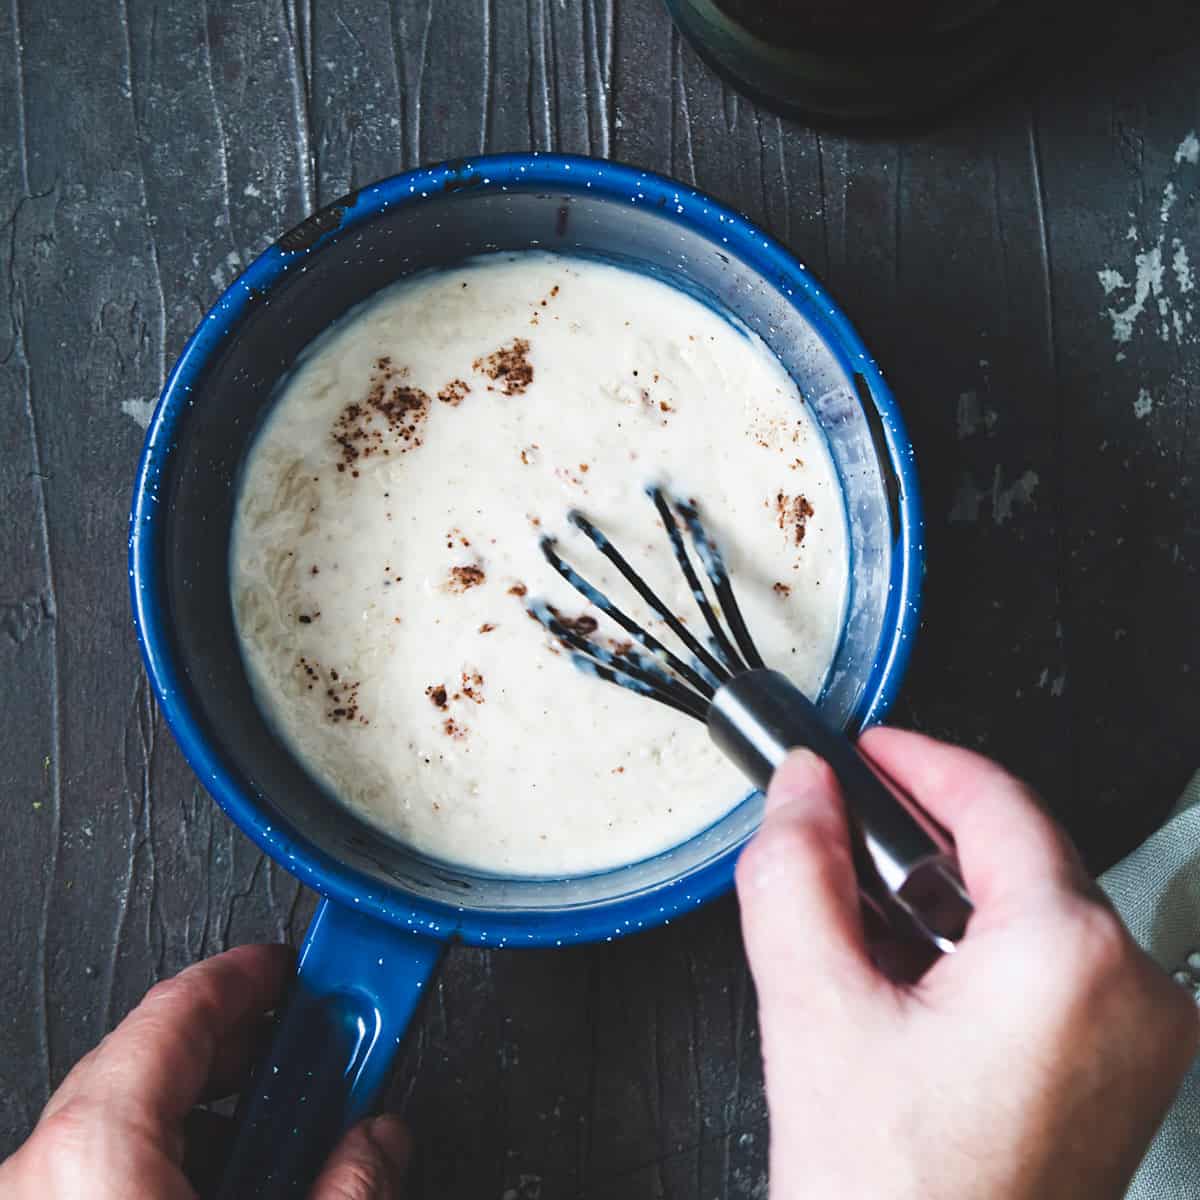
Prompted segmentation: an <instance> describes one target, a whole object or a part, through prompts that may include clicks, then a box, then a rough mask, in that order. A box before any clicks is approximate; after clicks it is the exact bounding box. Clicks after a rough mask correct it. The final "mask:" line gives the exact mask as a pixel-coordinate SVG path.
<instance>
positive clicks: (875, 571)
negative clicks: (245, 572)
mask: <svg viewBox="0 0 1200 1200" xmlns="http://www.w3.org/2000/svg"><path fill="white" fill-rule="evenodd" d="M529 247H538V248H540V249H543V250H555V251H561V252H563V253H568V254H580V255H590V256H595V257H600V258H603V259H605V260H608V261H611V262H615V263H618V264H622V265H624V266H627V267H631V268H633V269H635V270H639V271H644V272H647V273H649V274H651V275H654V276H656V277H658V278H659V279H662V280H665V281H666V282H668V283H670V284H673V285H674V286H676V287H678V288H680V289H682V290H684V291H686V292H688V293H690V294H691V295H693V296H697V297H699V298H701V299H703V300H704V301H706V302H707V303H709V304H711V305H713V306H714V307H716V308H718V309H720V310H723V311H726V312H728V313H732V314H733V315H734V316H736V317H737V318H738V319H740V320H741V321H742V322H743V323H744V324H745V325H746V326H748V327H749V328H751V329H753V330H756V331H757V332H758V333H759V334H761V336H762V337H763V338H764V339H765V340H766V342H767V343H768V345H769V346H770V347H771V348H772V349H773V350H774V352H775V353H776V354H777V355H778V356H779V358H780V359H781V360H782V362H783V363H784V365H785V366H786V368H787V369H788V370H789V371H790V372H791V374H792V375H793V376H794V377H795V379H796V381H797V383H798V384H799V386H800V389H801V392H802V393H803V395H804V396H805V397H806V400H807V402H808V404H809V405H810V406H811V409H812V411H813V413H814V415H815V416H816V418H817V420H818V421H819V422H820V425H821V427H822V429H823V430H824V433H825V436H826V438H827V439H828V443H829V449H830V452H831V454H832V456H833V460H834V462H835V463H836V466H837V470H838V473H839V476H840V480H841V484H842V487H843V489H844V493H845V499H846V514H847V524H848V527H849V530H850V543H851V554H852V564H851V578H852V588H851V594H850V598H849V602H848V607H847V612H846V617H845V628H844V632H843V635H842V639H841V645H840V648H839V650H838V653H837V658H836V660H835V662H834V663H833V666H832V669H831V671H830V673H829V677H828V680H827V681H826V684H825V688H824V691H823V693H822V696H821V698H820V704H821V707H822V709H823V710H824V711H825V712H826V713H827V714H828V715H829V716H830V717H831V719H832V720H833V721H834V722H836V723H838V724H841V725H843V726H845V727H847V728H851V729H857V728H859V727H861V726H862V725H864V724H866V723H868V722H870V721H873V720H876V719H878V718H879V717H880V716H881V715H882V714H883V712H884V710H885V709H886V708H887V706H888V704H889V703H890V701H891V700H892V698H893V696H894V695H895V692H896V688H897V686H898V684H899V681H900V676H901V674H902V671H903V668H904V665H905V662H906V660H907V657H908V648H909V644H910V642H911V639H912V637H913V634H914V631H915V629H916V625H917V605H918V598H919V590H920V582H921V573H922V562H921V554H922V529H921V514H920V505H919V500H918V496H917V489H916V481H915V478H914V471H913V462H912V448H911V446H910V445H909V443H908V440H907V437H906V435H905V432H904V428H903V425H902V423H901V420H900V416H899V413H898V412H897V409H896V405H895V402H894V400H893V398H892V395H891V392H890V391H889V389H888V386H887V384H886V383H885V382H884V380H883V378H882V376H881V375H880V373H879V370H878V369H877V367H876V366H875V364H874V362H873V361H872V360H871V358H870V356H869V355H868V353H867V350H866V348H865V347H864V346H863V344H862V342H861V340H860V339H859V337H858V335H857V334H856V333H855V332H854V330H853V328H852V327H851V326H850V324H849V322H848V321H847V320H846V318H845V316H844V315H843V314H842V312H841V310H840V309H839V308H838V307H837V305H836V304H835V303H834V302H833V300H832V299H831V298H830V297H829V295H828V294H827V293H826V292H825V290H824V289H823V288H822V287H821V286H820V285H819V284H818V283H817V281H816V280H815V279H813V278H812V276H811V275H810V274H809V273H808V272H807V271H806V270H805V269H804V267H803V266H801V264H800V263H798V262H797V261H796V260H795V259H794V258H793V257H792V256H791V255H790V254H789V253H788V252H787V251H786V250H785V249H784V248H783V247H782V246H781V245H779V244H778V243H777V242H775V241H773V240H772V239H771V238H770V237H768V236H767V235H766V234H764V233H763V232H762V231H761V230H759V229H757V228H755V227H754V226H753V225H752V224H750V222H748V221H747V220H746V219H745V218H744V217H742V216H740V215H739V214H737V213H735V212H732V211H731V210H729V209H727V208H725V207H723V206H722V205H720V204H718V203H717V202H716V201H714V200H712V199H710V198H709V197H707V196H705V195H702V194H701V193H699V192H696V191H694V190H693V189H691V188H688V187H685V186H684V185H682V184H679V183H674V182H672V181H671V180H669V179H664V178H661V177H660V176H657V175H651V174H646V173H644V172H641V171H637V170H634V169H632V168H630V167H626V166H620V165H617V164H615V163H610V162H603V161H600V160H596V159H588V158H572V157H566V156H559V155H545V154H542V155H539V154H514V155H501V156H495V157H485V158H478V159H471V160H468V161H460V162H455V163H448V164H444V165H441V166H436V167H431V168H429V169H425V170H420V171H415V172H413V173H411V174H408V175H400V176H397V177H395V178H393V179H386V180H384V181H382V182H381V183H377V184H374V185H373V186H371V187H366V188H363V189H362V190H360V191H358V192H356V193H354V194H353V195H350V196H346V197H344V198H343V199H341V200H339V201H337V202H336V203H334V204H331V205H329V206H328V207H327V208H324V209H322V210H321V211H320V212H318V213H316V214H315V215H313V216H312V217H310V218H309V219H308V220H306V221H305V222H304V223H303V224H301V225H299V226H298V227H297V228H295V229H293V230H292V231H291V232H290V233H287V234H285V235H284V236H283V237H281V238H280V239H279V241H278V242H276V243H275V244H274V245H272V246H271V247H270V248H269V249H268V250H266V251H265V252H264V253H263V254H262V255H260V256H259V258H258V259H257V260H256V261H255V262H254V263H252V264H251V265H250V267H249V268H248V269H247V270H246V271H245V272H244V273H243V274H242V275H241V277H240V278H238V279H237V280H236V281H235V282H234V283H233V284H232V285H231V286H230V287H229V288H228V289H227V290H226V292H225V294H224V295H223V296H222V297H221V298H220V300H219V301H218V302H217V304H216V305H215V307H214V308H213V309H212V311H211V312H210V313H209V314H208V315H207V316H206V318H205V319H204V321H203V323H202V324H201V325H200V328H199V329H197V331H196V332H195V334H194V335H193V337H192V339H191V341H190V342H188V344H187V346H186V348H185V349H184V351H183V354H182V355H181V356H180V358H179V361H178V362H177V363H176V365H175V368H174V370H173V371H172V372H171V377H170V379H169V380H168V382H167V386H166V389H165V391H164V392H163V394H162V398H161V400H160V401H159V404H158V409H157V411H156V412H155V414H154V419H153V421H152V422H151V424H150V429H149V432H148V434H147V437H146V445H145V449H144V451H143V453H142V459H141V463H140V464H139V467H138V472H137V482H136V485H135V489H134V496H133V512H132V518H131V524H130V537H129V568H130V570H129V574H130V581H131V587H132V592H133V610H134V617H135V620H136V622H137V629H138V635H139V638H140V642H141V647H142V652H143V654H144V656H145V660H146V667H147V670H148V671H149V675H150V680H151V682H152V684H153V686H154V690H155V692H156V694H157V696H158V701H159V704H160V706H161V708H162V711H163V713H164V715H165V716H166V719H167V721H168V723H169V724H170V726H171V728H172V730H173V731H174V733H175V737H176V738H177V740H178V742H179V745H180V747H181V748H182V750H183V753H184V754H185V756H186V757H187V759H188V761H189V762H190V763H191V765H192V768H193V769H194V770H195V772H196V774H197V775H198V776H199V778H200V779H201V781H202V782H203V783H204V786H205V787H206V788H207V789H208V790H209V792H210V793H211V794H212V796H213V798H214V799H215V800H216V801H217V803H218V804H219V805H220V806H221V808H222V809H224V811H225V812H226V813H227V814H228V815H229V817H230V818H231V819H232V820H233V821H234V822H235V823H236V824H237V825H238V827H239V828H240V829H241V830H242V831H243V832H244V833H245V834H246V835H247V836H248V837H250V838H251V839H253V841H254V842H256V843H257V844H258V846H259V847H261V848H262V849H263V850H264V851H265V852H266V853H267V854H269V855H271V857H272V858H274V859H275V860H276V861H277V862H278V863H280V864H281V865H282V866H284V867H286V868H287V869H288V870H289V871H291V872H293V873H294V874H295V875H296V876H297V877H298V878H299V879H300V881H301V882H302V883H305V884H307V885H308V886H309V887H311V888H314V889H315V890H316V891H317V892H319V893H320V894H321V897H322V900H321V903H320V905H319V907H318V908H317V911H316V915H315V916H314V917H313V921H312V925H311V927H310V928H309V930H308V934H307V936H306V938H305V941H304V946H303V949H302V951H301V955H300V965H299V973H298V976H297V978H296V981H295V986H294V989H293V991H292V994H291V997H290V999H289V1001H288V1003H287V1006H286V1008H285V1010H284V1011H283V1013H282V1014H281V1017H280V1019H279V1022H278V1026H277V1029H276V1033H275V1035H274V1043H273V1045H272V1047H271V1051H270V1054H269V1057H268V1059H267V1061H266V1062H265V1064H264V1065H263V1066H262V1067H261V1068H260V1070H259V1072H258V1075H257V1078H256V1082H255V1083H254V1086H253V1087H252V1088H251V1089H250V1090H249V1091H248V1093H247V1094H246V1096H245V1097H243V1105H242V1110H241V1114H240V1122H241V1126H240V1130H239V1133H238V1138H237V1142H236V1145H235V1150H234V1153H233V1157H232V1160H231V1162H230V1166H229V1169H228V1173H227V1177H226V1180H225V1184H224V1189H223V1191H222V1192H221V1195H222V1196H229V1197H233V1196H237V1197H239V1198H241V1197H247V1196H263V1197H282V1196H291V1195H296V1194H302V1192H303V1189H304V1188H305V1187H306V1186H307V1184H308V1183H309V1182H310V1181H311V1179H312V1178H313V1177H314V1175H315V1173H316V1171H317V1170H318V1168H319V1166H320V1164H321V1162H322V1160H323V1159H324V1157H325V1156H326V1154H327V1153H328V1151H329V1150H330V1148H331V1147H332V1145H333V1144H334V1142H335V1141H336V1139H337V1138H338V1137H339V1136H340V1134H341V1132H342V1131H343V1130H344V1129H345V1127H346V1126H347V1125H348V1124H350V1123H351V1122H353V1121H355V1120H357V1119H358V1118H359V1117H361V1116H362V1115H363V1114H364V1113H365V1112H366V1111H367V1110H368V1108H369V1106H370V1105H371V1103H372V1101H373V1099H374V1098H375V1096H376V1095H377V1093H378V1091H379V1088H380V1086H381V1085H382V1083H383V1082H384V1080H385V1078H386V1076H387V1073H388V1069H389V1067H390V1065H391V1063H392V1061H393V1058H394V1056H395V1053H396V1049H397V1046H398V1045H399V1043H400V1040H401V1038H402V1037H403V1035H404V1029H405V1026H406V1025H407V1023H408V1021H409V1019H410V1018H411V1016H412V1013H413V1010H414V1008H415V1007H416V1005H417V1003H418V1002H419V1000H420V997H421V993H422V990H423V989H424V987H425V984H426V981H427V980H428V979H429V976H430V974H431V972H433V971H434V970H435V969H436V966H437V962H438V959H439V957H440V955H441V954H442V952H443V950H444V949H445V947H446V945H447V943H448V942H449V941H451V940H452V939H460V940H462V941H465V942H470V943H472V944H474V945H479V946H496V947H507V946H511V947H517V946H561V945H564V944H566V943H568V942H587V941H599V940H601V939H603V940H610V939H612V938H615V937H620V936H623V935H625V934H630V933H636V932H637V931H638V930H639V929H646V928H649V927H650V926H653V925H657V924H659V923H661V922H663V921H666V920H669V919H670V918H671V917H673V916H675V915H677V914H680V913H683V912H687V911H690V910H691V909H693V908H695V907H696V906H697V905H699V904H703V903H704V902H705V901H706V900H710V899H712V898H713V897H715V896H718V895H720V894H722V893H723V892H725V891H727V890H728V888H729V887H730V885H731V883H732V880H733V867H734V862H735V860H736V858H737V854H738V850H739V848H740V847H741V846H742V845H743V844H744V843H745V841H746V839H747V838H749V837H750V835H751V834H752V833H753V831H754V829H755V827H756V826H757V824H758V821H759V818H760V814H761V797H760V796H751V797H750V798H748V799H746V800H744V801H743V802H742V803H741V804H739V805H738V806H737V807H736V808H734V809H733V810H732V811H731V812H730V813H729V815H728V816H726V817H725V818H724V819H723V820H721V821H719V822H718V823H717V824H716V825H714V826H712V827H711V828H710V829H708V830H706V831H705V832H703V833H701V834H700V835H698V836H697V837H695V838H693V839H692V840H691V841H689V842H687V843H686V844H684V845H681V846H678V847H676V848H675V849H673V850H670V851H668V852H666V853H664V854H660V855H658V856H657V857H655V858H652V859H649V860H648V861H645V862H640V863H637V864H635V865H633V866H629V867H624V868H621V869H618V870H612V871H606V872H604V873H602V874H598V875H589V876H586V877H580V878H573V879H536V880H534V879H509V878H499V877H494V876H485V875H481V874H477V873H474V872H470V871H460V870H456V869H453V868H449V867H447V866H446V865H444V864H440V863H433V862H429V861H427V860H425V859H423V858H422V857H421V856H420V855H418V854H416V853H414V852H413V851H411V850H408V849H406V848H405V847H404V846H402V845H400V844H398V843H396V842H394V841H391V840H389V839H388V838H387V837H386V836H384V835H383V834H381V833H379V832H378V831H376V830H375V829H373V828H371V827H370V826H369V825H367V824H365V823H364V822H363V821H361V820H359V819H358V818H357V817H356V816H355V815H354V814H353V813H352V812H350V811H349V810H347V809H345V808H342V807H340V806H339V805H338V804H336V803H334V802H332V801H331V800H330V799H329V797H328V796H326V795H324V794H322V792H321V791H320V790H318V788H317V787H316V786H315V785H314V784H313V783H312V782H311V781H310V780H309V779H308V777H307V776H306V775H305V773H304V771H303V770H302V768H301V767H300V765H299V764H298V763H297V761H296V759H295V758H293V757H292V755H291V754H290V753H289V752H288V750H287V748H286V747H285V746H283V745H281V744H280V743H279V742H278V741H277V740H276V739H275V738H274V737H273V736H272V734H271V733H270V731H269V730H268V728H267V726H266V724H265V722H264V720H263V718H262V716H261V715H260V714H259V712H258V710H257V708H256V707H255V704H254V700H253V698H252V696H251V693H250V687H249V685H248V683H247V680H246V675H245V672H244V670H243V668H242V661H241V658H240V656H239V652H238V645H237V640H236V637H235V634H234V627H233V616H232V611H231V606H230V597H229V564H228V557H229V536H230V525H231V521H232V518H233V502H234V491H235V486H236V481H237V478H238V470H239V466H240V464H241V463H242V461H243V459H244V457H245V454H246V450H247V447H248V445H249V443H250V441H251V439H252V438H253V437H254V433H255V430H256V429H257V428H258V427H259V425H260V423H261V420H262V417H263V414H264V411H265V410H266V408H267V406H268V404H269V403H270V400H271V396H272V391H273V389H274V387H275V385H276V384H277V383H278V381H279V380H280V379H281V377H282V376H283V375H284V374H285V373H286V372H287V371H288V370H289V368H291V366H292V365H293V363H294V362H295V361H296V358H297V356H298V355H299V354H300V352H301V351H302V350H303V349H304V347H305V346H306V345H307V344H308V343H309V342H310V341H311V340H312V339H313V338H314V337H316V336H317V334H319V333H320V332H321V331H322V330H323V329H325V328H326V326H328V325H329V324H330V322H332V321H336V320H337V319H338V317H340V316H341V315H342V314H343V313H344V312H346V310H347V309H349V308H350V307H351V306H352V305H354V304H357V303H358V302H359V301H360V300H362V299H364V297H366V296H368V295H370V294H371V293H372V292H374V291H376V290H377V289H378V288H381V287H383V286H384V285H386V284H389V283H392V282H393V281H394V280H396V279H398V278H401V277H403V276H405V275H408V274H410V273H412V272H415V271H421V270H425V269H428V268H431V267H438V266H443V265H449V264H453V263H455V262H457V261H458V260H461V259H463V258H465V257H467V256H470V255H477V254H482V253H486V252H488V251H493V250H500V251H511V250H522V249H526V248H529ZM856 373H857V374H860V375H861V376H862V377H863V379H864V380H865V382H866V384H867V391H869V395H870V397H871V402H870V403H867V402H866V401H864V400H860V398H859V392H858V391H856V388H855V385H854V375H855V374H856ZM597 686H601V685H597ZM525 752H527V753H536V752H537V748H536V747H528V748H527V750H526V751H525Z"/></svg>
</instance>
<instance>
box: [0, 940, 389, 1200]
mask: <svg viewBox="0 0 1200 1200" xmlns="http://www.w3.org/2000/svg"><path fill="white" fill-rule="evenodd" d="M291 965H292V952H291V951H290V950H289V949H288V948H287V947H286V946H240V947H238V948H237V949H236V950H230V951H228V952H227V953H225V954H218V955H217V956H216V957H215V958H210V959H207V960H206V961H204V962H201V963H197V964H196V965H195V966H193V967H189V968H188V969H187V970H186V971H184V972H182V973H181V974H179V975H176V976H175V977H174V978H173V979H168V980H165V981H164V982H163V983H160V984H158V985H157V986H156V987H154V988H152V989H151V990H150V992H148V993H147V995H146V997H145V999H144V1000H143V1001H142V1002H141V1004H139V1005H138V1007H137V1008H135V1009H134V1010H133V1012H131V1013H130V1014H129V1016H128V1017H126V1018H125V1020H124V1021H122V1022H121V1024H120V1025H119V1026H118V1027H117V1028H116V1029H115V1030H114V1031H113V1032H112V1033H110V1034H109V1035H108V1037H106V1038H105V1039H104V1040H103V1041H102V1042H101V1043H100V1045H99V1046H97V1047H96V1049H95V1050H93V1051H92V1052H91V1053H90V1054H88V1055H87V1056H86V1057H85V1058H83V1059H82V1060H81V1061H80V1062H79V1063H78V1064H77V1065H76V1066H75V1068H74V1069H73V1070H72V1071H71V1073H70V1074H69V1075H68V1076H67V1077H66V1079H64V1080H63V1082H62V1085H61V1086H60V1087H59V1089H58V1091H56V1092H55V1093H54V1095H53V1096H51V1097H50V1101H49V1103H48V1104H47V1105H46V1109H45V1111H44V1112H43V1113H42V1116H41V1119H40V1120H39V1121H38V1123H37V1127H36V1128H35V1129H34V1131H33V1133H32V1135H31V1136H30V1138H29V1140H28V1141H27V1142H26V1143H25V1144H24V1145H23V1146H22V1147H21V1148H20V1149H19V1150H17V1152H16V1153H15V1154H13V1155H12V1157H10V1158H9V1159H8V1160H7V1161H6V1162H4V1163H3V1164H0V1196H4V1197H5V1200H77V1198H78V1197H80V1196H87V1197H89V1200H130V1198H131V1197H136V1198H137V1200H196V1193H195V1192H194V1191H193V1189H192V1187H191V1185H190V1184H189V1183H188V1181H187V1179H186V1177H185V1175H184V1172H183V1156H184V1136H183V1124H184V1119H185V1118H186V1117H187V1115H188V1112H189V1111H190V1110H191V1108H192V1106H193V1105H195V1104H197V1103H201V1102H203V1101H206V1100H213V1099H217V1098H219V1097H221V1096H224V1095H229V1094H231V1093H232V1092H234V1091H236V1090H237V1089H238V1087H239V1086H240V1084H241V1083H242V1082H243V1081H244V1079H245V1077H246V1075H247V1072H248V1068H249V1065H250V1060H251V1058H252V1056H253V1053H254V1049H255V1043H256V1042H257V1041H258V1040H259V1036H260V1035H261V1034H262V1032H263V1021H264V1018H265V1014H266V1013H267V1012H268V1011H269V1010H270V1009H272V1008H273V1007H274V1006H275V1004H276V1002H277V1001H278V1000H279V999H280V996H281V994H282V991H283V985H284V981H285V980H286V978H287V977H288V975H289V973H290V971H291ZM408 1156H409V1142H408V1134H407V1132H406V1131H405V1129H404V1126H403V1125H402V1124H401V1123H400V1121H399V1119H398V1118H396V1117H391V1116H385V1117H376V1118H375V1119H374V1120H370V1121H364V1122H363V1123H362V1124H360V1125H357V1126H355V1128H354V1129H352V1130H350V1132H349V1133H347V1134H346V1136H345V1137H344V1138H343V1139H342V1141H341V1143H340V1144H339V1146H338V1147H337V1149H336V1150H335V1151H334V1153H333V1155H332V1156H331V1157H330V1160H329V1162H328V1164H327V1165H326V1167H325V1170H324V1172H323V1173H322V1174H321V1177H320V1178H319V1179H318V1180H317V1182H316V1184H314V1186H313V1189H312V1192H311V1193H310V1197H311V1200H399V1197H400V1186H401V1177H402V1176H403V1173H404V1170H405V1167H406V1164H407V1162H408Z"/></svg>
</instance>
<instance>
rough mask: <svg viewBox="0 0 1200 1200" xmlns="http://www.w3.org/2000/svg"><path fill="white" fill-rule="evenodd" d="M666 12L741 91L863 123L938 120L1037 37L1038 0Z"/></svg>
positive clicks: (715, 6) (767, 1)
mask: <svg viewBox="0 0 1200 1200" xmlns="http://www.w3.org/2000/svg"><path fill="white" fill-rule="evenodd" d="M1046 2H1047V4H1049V3H1050V0H1046ZM666 5H667V8H668V10H669V11H670V13H671V15H672V17H674V19H675V22H676V24H677V25H678V26H679V28H680V29H681V30H682V32H683V34H684V35H685V36H686V37H687V39H688V41H690V42H691V43H692V45H693V46H694V47H695V49H696V50H697V51H698V52H699V54H700V55H701V57H702V58H704V59H705V60H706V61H707V62H708V63H709V65H710V66H712V67H713V68H714V69H715V70H716V71H717V72H718V73H719V74H721V75H722V76H724V78H725V79H727V80H728V81H729V82H730V83H731V84H732V85H733V86H734V87H735V88H737V90H738V91H741V92H745V93H746V94H747V95H749V96H751V97H753V98H754V99H755V100H757V101H759V102H760V103H762V104H763V105H765V106H766V107H768V108H771V109H774V110H775V111H777V112H782V113H785V114H787V115H791V116H800V117H808V118H812V119H815V120H829V121H837V122H847V123H855V124H860V123H862V124H866V123H880V124H884V123H890V122H898V121H910V120H919V119H921V118H923V117H927V116H929V115H931V114H933V113H935V112H936V111H937V110H939V109H942V108H944V107H946V106H948V105H949V104H951V103H952V101H954V100H955V99H957V98H960V97H962V96H963V95H965V94H966V93H967V92H969V91H971V90H972V89H974V88H976V87H977V86H979V85H980V84H982V83H984V82H985V81H987V80H989V79H991V78H993V77H995V76H996V75H997V74H999V73H1000V72H1001V71H1002V70H1003V68H1004V67H1006V66H1007V65H1009V64H1010V63H1011V62H1012V61H1013V60H1014V58H1015V57H1016V56H1017V53H1018V51H1019V50H1020V49H1021V48H1022V45H1023V42H1024V41H1025V40H1027V39H1028V38H1029V37H1030V36H1031V32H1032V31H1031V28H1030V25H1031V21H1032V0H666Z"/></svg>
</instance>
